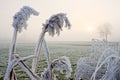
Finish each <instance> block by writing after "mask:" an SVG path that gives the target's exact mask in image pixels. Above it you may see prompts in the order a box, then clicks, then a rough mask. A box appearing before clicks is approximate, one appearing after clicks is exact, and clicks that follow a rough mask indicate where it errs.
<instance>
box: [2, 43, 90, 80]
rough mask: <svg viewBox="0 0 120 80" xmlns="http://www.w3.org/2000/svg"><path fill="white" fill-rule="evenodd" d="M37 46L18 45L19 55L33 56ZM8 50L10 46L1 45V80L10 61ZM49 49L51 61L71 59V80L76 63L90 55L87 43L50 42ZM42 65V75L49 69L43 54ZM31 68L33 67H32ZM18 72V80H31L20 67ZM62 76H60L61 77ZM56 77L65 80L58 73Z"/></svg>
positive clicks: (40, 66) (39, 68)
mask: <svg viewBox="0 0 120 80" xmlns="http://www.w3.org/2000/svg"><path fill="white" fill-rule="evenodd" d="M34 47H35V44H32V43H30V44H28V43H26V44H22V43H21V44H20V43H19V44H17V53H18V54H20V56H27V55H30V54H33V52H34ZM8 48H9V44H0V80H3V79H2V78H3V75H4V73H5V70H6V67H7V61H8V51H9V50H8ZM48 48H49V51H50V54H51V59H52V60H53V59H56V58H59V57H61V56H64V55H65V56H68V57H70V60H71V63H72V68H73V72H72V76H71V78H70V80H73V77H74V74H73V73H74V70H75V68H76V63H77V61H78V60H79V58H80V57H85V56H88V55H89V53H90V44H89V43H87V42H82V43H81V42H49V43H48ZM41 56H43V57H41V59H40V63H39V66H38V70H37V71H38V74H39V75H40V74H41V72H43V70H44V68H46V67H47V63H46V60H45V57H44V54H43V53H42V54H41ZM27 64H28V65H30V64H31V61H27ZM30 67H31V66H30ZM15 69H16V70H15V71H16V72H17V77H18V80H29V78H28V76H27V75H26V74H25V73H24V72H23V71H21V69H20V68H19V67H16V68H15ZM59 75H60V76H59ZM56 77H57V78H58V80H65V79H64V75H63V74H60V73H57V72H56Z"/></svg>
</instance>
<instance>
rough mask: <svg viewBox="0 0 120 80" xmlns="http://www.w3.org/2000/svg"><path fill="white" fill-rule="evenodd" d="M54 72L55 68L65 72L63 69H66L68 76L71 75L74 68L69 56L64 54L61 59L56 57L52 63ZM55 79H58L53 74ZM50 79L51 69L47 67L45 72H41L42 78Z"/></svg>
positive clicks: (43, 79) (44, 79) (42, 79)
mask: <svg viewBox="0 0 120 80" xmlns="http://www.w3.org/2000/svg"><path fill="white" fill-rule="evenodd" d="M51 69H52V73H53V70H57V71H60V72H61V73H62V74H63V70H65V71H66V77H67V78H69V77H70V76H71V72H72V68H71V63H70V60H69V58H68V57H66V56H63V57H61V58H59V59H55V60H54V61H53V62H52V63H51ZM52 78H53V80H56V77H55V74H54V73H53V75H52ZM48 79H49V69H45V71H44V72H42V74H41V80H48Z"/></svg>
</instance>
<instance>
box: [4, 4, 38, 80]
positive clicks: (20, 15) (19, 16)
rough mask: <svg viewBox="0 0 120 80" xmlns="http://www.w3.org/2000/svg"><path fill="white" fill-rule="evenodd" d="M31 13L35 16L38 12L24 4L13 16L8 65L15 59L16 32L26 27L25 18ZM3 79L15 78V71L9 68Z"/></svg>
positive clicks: (12, 79)
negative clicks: (8, 72)
mask: <svg viewBox="0 0 120 80" xmlns="http://www.w3.org/2000/svg"><path fill="white" fill-rule="evenodd" d="M31 14H33V15H36V16H37V15H38V14H39V13H38V12H37V11H35V10H34V9H32V8H30V7H28V6H24V7H23V8H21V10H20V11H19V12H17V13H16V14H15V16H14V18H13V27H14V33H13V39H12V42H11V45H10V49H9V61H8V65H9V64H10V63H11V61H12V60H14V59H15V58H14V54H15V53H16V52H15V49H16V47H15V46H16V39H17V32H18V31H19V32H21V31H22V28H23V27H24V28H25V29H26V28H27V20H28V18H29V17H30V15H31ZM8 68H9V67H8ZM8 68H7V69H8ZM6 74H7V72H6ZM4 80H16V78H15V73H14V71H13V69H12V70H11V72H10V74H9V75H8V76H5V78H4Z"/></svg>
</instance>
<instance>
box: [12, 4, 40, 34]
mask: <svg viewBox="0 0 120 80" xmlns="http://www.w3.org/2000/svg"><path fill="white" fill-rule="evenodd" d="M30 15H35V16H38V15H39V13H38V12H37V11H36V10H34V9H33V8H31V7H28V6H24V7H23V8H21V10H20V11H19V12H17V13H16V14H15V16H14V17H13V27H14V28H15V29H16V30H17V31H19V32H21V31H22V28H23V27H24V28H25V29H26V28H27V20H28V18H29V17H30Z"/></svg>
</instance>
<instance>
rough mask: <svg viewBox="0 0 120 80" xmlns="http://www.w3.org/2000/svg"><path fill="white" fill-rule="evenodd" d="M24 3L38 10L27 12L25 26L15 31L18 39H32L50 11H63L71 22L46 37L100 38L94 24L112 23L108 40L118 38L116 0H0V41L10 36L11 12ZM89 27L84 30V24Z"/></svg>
mask: <svg viewBox="0 0 120 80" xmlns="http://www.w3.org/2000/svg"><path fill="white" fill-rule="evenodd" d="M24 5H27V6H30V7H32V8H34V9H36V10H37V11H38V12H40V15H39V16H38V17H36V16H31V18H30V19H29V20H28V29H27V30H23V31H22V33H20V34H18V39H17V40H18V42H36V41H37V40H38V37H39V35H40V32H41V28H42V23H44V22H45V20H46V19H48V18H49V17H50V16H51V15H53V14H56V13H59V12H63V13H66V14H67V16H68V18H69V20H70V22H71V24H72V26H71V30H67V29H66V28H64V29H63V31H62V32H61V34H60V36H55V37H50V36H49V35H48V34H46V40H47V41H90V40H91V39H92V38H100V36H99V34H98V33H97V30H96V29H97V27H98V26H99V25H101V24H103V23H106V22H107V23H110V24H111V25H112V35H111V36H109V40H110V41H120V37H119V35H120V0H1V1H0V11H1V12H0V18H1V20H0V42H9V41H11V39H12V34H13V27H12V20H13V18H12V16H13V15H14V14H15V13H16V12H18V11H19V10H20V8H21V7H23V6H24ZM88 26H91V27H93V31H88V29H87V27H88Z"/></svg>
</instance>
